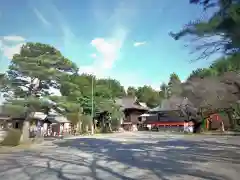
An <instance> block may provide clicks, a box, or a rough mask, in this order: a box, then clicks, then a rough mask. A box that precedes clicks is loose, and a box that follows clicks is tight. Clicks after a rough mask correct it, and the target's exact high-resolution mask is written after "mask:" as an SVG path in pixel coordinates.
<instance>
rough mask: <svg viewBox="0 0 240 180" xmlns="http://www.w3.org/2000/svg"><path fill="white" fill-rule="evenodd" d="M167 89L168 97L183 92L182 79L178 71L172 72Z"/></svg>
mask: <svg viewBox="0 0 240 180" xmlns="http://www.w3.org/2000/svg"><path fill="white" fill-rule="evenodd" d="M167 90H168V91H167V94H168V97H170V96H172V95H179V94H181V80H180V78H179V77H178V75H177V74H176V73H172V74H170V80H169V82H168V89H167Z"/></svg>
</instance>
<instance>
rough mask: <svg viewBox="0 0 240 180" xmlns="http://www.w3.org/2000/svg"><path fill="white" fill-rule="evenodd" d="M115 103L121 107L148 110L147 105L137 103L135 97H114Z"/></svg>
mask: <svg viewBox="0 0 240 180" xmlns="http://www.w3.org/2000/svg"><path fill="white" fill-rule="evenodd" d="M115 102H116V104H118V105H120V106H121V107H122V108H123V109H141V110H148V107H147V106H146V105H144V104H141V103H139V102H138V101H137V100H136V98H135V97H124V98H121V99H116V101H115Z"/></svg>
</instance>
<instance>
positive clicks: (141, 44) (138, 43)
mask: <svg viewBox="0 0 240 180" xmlns="http://www.w3.org/2000/svg"><path fill="white" fill-rule="evenodd" d="M145 44H146V41H142V42H135V43H134V44H133V46H134V47H138V46H143V45H145Z"/></svg>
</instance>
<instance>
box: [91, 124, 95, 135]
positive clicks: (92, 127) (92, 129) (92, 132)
mask: <svg viewBox="0 0 240 180" xmlns="http://www.w3.org/2000/svg"><path fill="white" fill-rule="evenodd" d="M91 134H92V135H93V134H94V124H93V123H92V125H91Z"/></svg>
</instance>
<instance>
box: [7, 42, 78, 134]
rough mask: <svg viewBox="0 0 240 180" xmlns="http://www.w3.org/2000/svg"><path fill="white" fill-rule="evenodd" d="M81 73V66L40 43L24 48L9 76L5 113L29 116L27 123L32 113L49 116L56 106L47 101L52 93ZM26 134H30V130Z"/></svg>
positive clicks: (11, 66) (10, 67) (15, 58)
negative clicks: (71, 74)
mask: <svg viewBox="0 0 240 180" xmlns="http://www.w3.org/2000/svg"><path fill="white" fill-rule="evenodd" d="M77 70H78V68H77V66H76V65H75V64H74V63H72V62H71V61H70V60H68V59H66V58H64V57H63V56H62V55H61V53H60V52H59V51H58V50H56V49H55V48H54V47H51V46H49V45H46V44H40V43H27V44H25V45H23V46H22V48H21V50H20V53H19V54H15V55H14V56H13V59H12V60H11V63H10V65H9V69H8V71H7V72H6V75H5V85H6V86H5V88H4V89H3V91H4V92H8V93H7V94H6V98H7V102H6V103H5V105H4V107H3V108H4V111H5V112H6V111H9V112H10V113H11V114H13V113H14V114H16V115H25V117H26V120H28V118H31V114H32V112H36V111H44V112H46V111H47V110H48V109H49V106H52V105H53V104H52V103H50V102H49V101H47V99H48V96H49V95H50V93H49V89H50V88H56V89H59V88H60V86H61V84H60V82H61V80H62V79H63V78H64V76H66V75H67V73H73V74H74V73H76V72H77ZM24 127H25V126H24ZM24 127H23V128H24ZM23 131H24V133H26V131H28V129H27V127H25V130H23ZM26 136H27V134H26Z"/></svg>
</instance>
